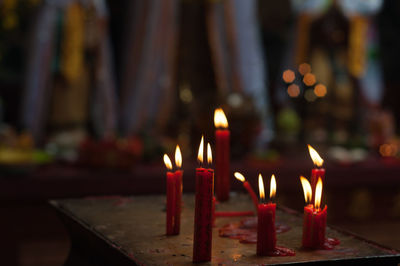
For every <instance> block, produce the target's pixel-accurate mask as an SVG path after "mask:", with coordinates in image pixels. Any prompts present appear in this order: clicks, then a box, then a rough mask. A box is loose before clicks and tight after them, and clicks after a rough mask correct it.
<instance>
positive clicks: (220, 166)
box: [214, 108, 230, 201]
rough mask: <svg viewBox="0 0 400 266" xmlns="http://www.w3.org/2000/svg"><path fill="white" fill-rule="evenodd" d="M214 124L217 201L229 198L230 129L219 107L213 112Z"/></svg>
mask: <svg viewBox="0 0 400 266" xmlns="http://www.w3.org/2000/svg"><path fill="white" fill-rule="evenodd" d="M214 124H215V127H216V128H217V130H216V131H215V144H216V169H215V170H216V180H215V183H216V184H215V185H216V186H215V192H216V195H217V200H218V201H227V200H228V199H229V191H230V180H229V169H230V168H229V163H230V158H229V155H230V152H229V149H230V143H229V139H230V131H229V130H228V121H227V119H226V116H225V114H224V111H223V110H222V109H221V108H218V109H216V110H215V112H214Z"/></svg>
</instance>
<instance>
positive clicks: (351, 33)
mask: <svg viewBox="0 0 400 266" xmlns="http://www.w3.org/2000/svg"><path fill="white" fill-rule="evenodd" d="M0 14H1V15H0V198H1V201H0V204H1V209H2V210H3V211H2V214H1V218H0V226H1V228H2V230H1V231H2V241H1V244H0V250H1V253H2V260H3V261H5V262H6V263H5V264H4V265H42V266H43V265H62V264H63V262H64V260H65V258H66V257H67V255H68V249H69V239H68V234H67V232H66V231H65V229H64V227H63V225H62V224H61V222H60V221H59V220H58V217H57V216H56V213H55V212H54V211H53V210H52V209H51V208H50V207H49V206H48V204H47V201H48V200H49V199H57V198H67V197H87V196H93V195H96V196H107V195H115V194H118V195H139V194H154V193H164V191H165V176H164V174H165V167H164V166H163V163H162V154H163V153H169V154H172V153H173V151H174V148H175V145H176V144H179V145H180V146H181V149H182V152H183V155H184V159H183V165H184V169H185V176H184V192H192V191H193V190H194V167H195V166H196V162H195V158H196V155H195V154H196V152H197V147H198V144H199V141H200V137H201V134H205V136H206V138H207V139H209V140H210V141H211V142H212V143H213V142H214V140H213V139H214V137H213V135H214V125H213V113H214V109H215V108H217V107H222V108H223V109H224V111H225V113H226V115H227V118H228V121H229V129H230V130H231V151H232V154H231V158H232V169H231V171H232V172H233V171H241V172H242V173H243V174H245V175H246V177H247V179H248V180H249V181H250V182H251V183H252V184H253V186H254V187H255V188H256V187H257V186H256V177H257V174H258V172H261V173H263V174H265V175H266V176H268V175H270V174H271V173H276V174H277V178H278V195H279V196H278V197H277V198H278V202H279V203H281V204H283V205H286V206H288V207H291V208H293V209H296V210H298V211H301V210H302V207H303V205H304V200H303V196H302V190H301V186H300V182H299V179H298V178H299V175H305V176H309V175H310V171H311V170H310V168H312V162H311V160H310V158H309V155H308V151H307V146H306V144H308V143H309V144H311V145H313V147H314V148H316V150H317V151H318V152H319V154H320V155H321V157H322V158H324V159H325V164H324V166H325V168H326V169H327V177H326V184H324V185H325V187H324V189H325V191H326V194H325V195H326V198H325V199H324V200H325V202H326V203H327V204H329V208H330V211H329V217H328V221H329V222H330V223H331V224H333V225H337V226H340V227H342V228H344V229H347V230H351V231H353V232H355V233H357V234H360V235H362V236H364V237H366V238H368V239H371V240H375V241H377V242H379V243H382V244H384V245H387V246H391V247H394V248H399V249H400V240H399V239H400V230H398V229H399V226H400V186H399V184H400V137H399V133H400V74H399V73H400V72H399V71H400V69H399V67H398V66H399V65H398V64H399V62H400V52H399V48H398V47H400V2H398V1H395V0H338V1H334V0H291V1H290V0H280V1H261V0H246V1H241V0H224V1H223V0H163V1H157V0H146V1H141V0H134V1H122V0H119V1H118V0H114V1H111V0H47V1H46V0H19V1H18V0H2V1H0ZM231 182H232V186H233V190H235V191H238V192H244V191H243V190H242V187H241V184H238V182H237V181H235V180H234V178H232V181H231Z"/></svg>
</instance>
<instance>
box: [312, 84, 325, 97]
mask: <svg viewBox="0 0 400 266" xmlns="http://www.w3.org/2000/svg"><path fill="white" fill-rule="evenodd" d="M314 93H315V95H317V97H324V96H325V95H326V93H327V89H326V86H325V85H324V84H321V83H319V84H317V85H316V86H315V88H314Z"/></svg>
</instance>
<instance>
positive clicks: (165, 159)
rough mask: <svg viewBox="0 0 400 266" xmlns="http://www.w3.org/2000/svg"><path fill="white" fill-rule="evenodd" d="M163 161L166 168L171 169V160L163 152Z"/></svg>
mask: <svg viewBox="0 0 400 266" xmlns="http://www.w3.org/2000/svg"><path fill="white" fill-rule="evenodd" d="M164 163H165V166H166V167H167V169H168V170H172V162H171V160H170V159H169V157H168V155H166V154H164Z"/></svg>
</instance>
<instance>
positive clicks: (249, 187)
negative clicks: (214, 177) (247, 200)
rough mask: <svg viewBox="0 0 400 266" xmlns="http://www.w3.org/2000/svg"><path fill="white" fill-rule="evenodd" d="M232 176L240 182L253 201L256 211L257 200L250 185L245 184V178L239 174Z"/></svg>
mask: <svg viewBox="0 0 400 266" xmlns="http://www.w3.org/2000/svg"><path fill="white" fill-rule="evenodd" d="M234 176H235V177H236V179H237V180H239V181H241V182H242V184H243V187H244V188H245V189H246V190H247V192H248V193H249V195H250V197H251V199H252V201H253V204H254V207H255V208H256V209H258V198H257V195H256V193H255V192H254V190H253V188H252V187H251V185H250V183H249V182H247V180H246V179H245V177H244V176H243V175H242V174H241V173H239V172H235V174H234Z"/></svg>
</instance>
